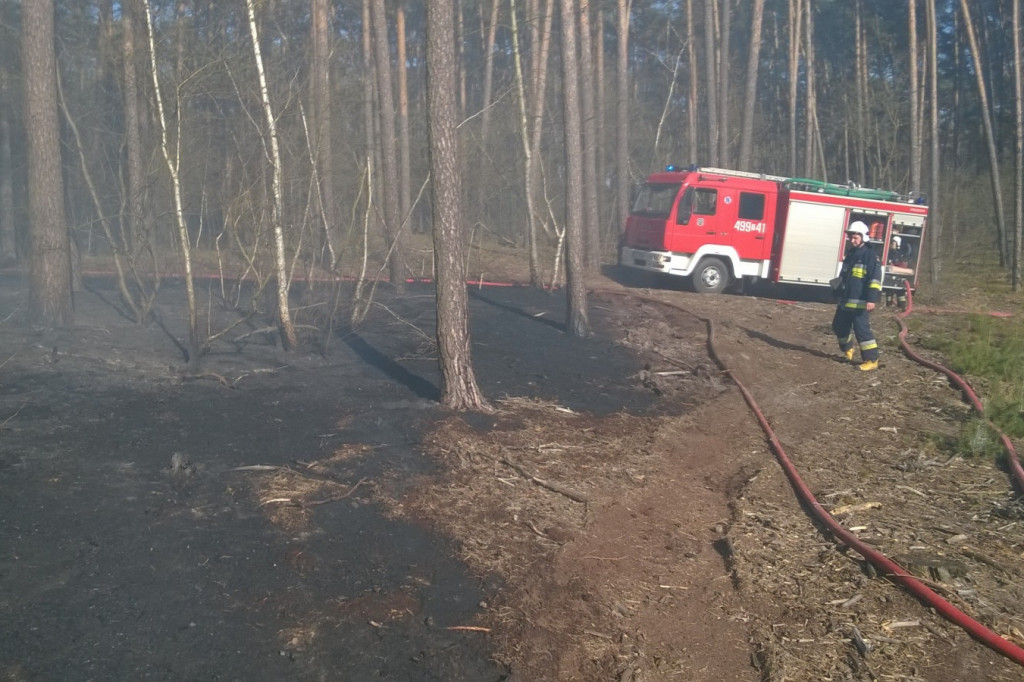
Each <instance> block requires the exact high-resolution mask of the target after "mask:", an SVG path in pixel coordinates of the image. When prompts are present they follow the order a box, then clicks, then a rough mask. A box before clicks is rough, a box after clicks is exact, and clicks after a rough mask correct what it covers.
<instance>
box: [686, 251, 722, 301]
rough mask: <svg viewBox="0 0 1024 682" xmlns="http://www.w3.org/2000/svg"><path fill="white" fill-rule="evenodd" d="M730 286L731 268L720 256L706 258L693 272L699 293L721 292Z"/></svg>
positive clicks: (694, 282) (695, 287)
mask: <svg viewBox="0 0 1024 682" xmlns="http://www.w3.org/2000/svg"><path fill="white" fill-rule="evenodd" d="M727 286H729V268H728V267H727V266H726V265H725V263H723V262H722V261H721V260H720V259H718V258H705V259H703V260H702V261H701V262H700V265H698V266H697V269H696V270H695V271H694V273H693V288H694V289H696V290H697V293H698V294H720V293H722V292H723V291H725V288H726V287H727Z"/></svg>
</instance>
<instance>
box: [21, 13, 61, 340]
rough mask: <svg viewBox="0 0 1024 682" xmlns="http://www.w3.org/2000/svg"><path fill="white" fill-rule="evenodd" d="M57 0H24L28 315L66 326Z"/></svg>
mask: <svg viewBox="0 0 1024 682" xmlns="http://www.w3.org/2000/svg"><path fill="white" fill-rule="evenodd" d="M53 23H54V8H53V0H24V2H23V3H22V25H21V63H22V72H23V75H24V78H23V83H24V88H25V90H24V97H25V132H26V136H27V147H28V148H27V152H28V215H29V235H30V244H31V247H30V248H31V250H30V254H31V259H30V264H29V300H28V306H29V307H28V313H29V317H30V318H31V319H32V320H33V321H35V322H37V323H40V324H43V325H46V326H54V327H66V326H69V325H71V324H72V323H73V321H74V302H73V299H72V295H71V246H70V240H69V237H68V226H67V222H66V219H65V216H64V184H63V182H62V180H61V162H60V129H59V122H58V119H57V59H56V54H55V53H54V28H53Z"/></svg>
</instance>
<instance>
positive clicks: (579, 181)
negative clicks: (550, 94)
mask: <svg viewBox="0 0 1024 682" xmlns="http://www.w3.org/2000/svg"><path fill="white" fill-rule="evenodd" d="M559 4H560V6H561V9H562V15H561V16H562V97H563V101H562V107H563V112H564V118H565V121H564V127H565V130H564V133H565V165H566V178H567V179H566V190H565V234H566V244H567V249H568V253H567V255H566V261H565V275H566V289H567V300H568V311H567V319H566V327H567V328H568V331H569V333H570V334H572V335H573V336H577V337H585V336H589V335H590V320H589V319H588V315H587V287H586V282H585V281H584V277H583V275H584V268H583V259H584V257H583V225H582V221H583V148H582V141H581V138H580V134H581V131H580V128H581V126H580V95H579V82H578V78H579V64H578V61H577V60H578V57H577V49H576V12H577V7H576V2H575V0H560V3H559Z"/></svg>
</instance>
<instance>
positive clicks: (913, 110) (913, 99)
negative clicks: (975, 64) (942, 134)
mask: <svg viewBox="0 0 1024 682" xmlns="http://www.w3.org/2000/svg"><path fill="white" fill-rule="evenodd" d="M929 1H930V0H926V2H929ZM907 4H908V6H907V11H908V33H909V38H908V40H907V50H908V59H907V68H908V69H909V70H910V189H911V190H912V191H915V192H918V191H920V190H921V120H920V116H921V113H920V108H921V107H920V102H921V100H920V97H921V94H920V91H921V87H920V83H919V81H920V78H919V74H918V66H917V50H918V40H917V0H909V2H908V3H907Z"/></svg>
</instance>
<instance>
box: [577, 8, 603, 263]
mask: <svg viewBox="0 0 1024 682" xmlns="http://www.w3.org/2000/svg"><path fill="white" fill-rule="evenodd" d="M579 11H580V36H579V37H580V40H579V44H580V69H579V70H580V104H581V107H582V116H583V121H582V123H583V228H584V229H583V239H584V248H585V252H584V257H585V258H586V262H585V265H586V267H587V268H588V269H595V268H597V267H598V266H599V265H600V264H601V230H600V227H601V221H600V218H599V217H598V201H597V187H598V180H597V145H598V139H597V122H596V121H595V120H594V89H595V88H594V59H593V47H592V44H591V35H590V0H580V7H579Z"/></svg>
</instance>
